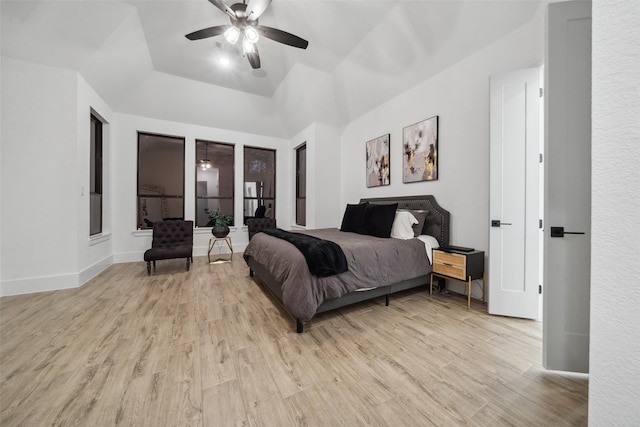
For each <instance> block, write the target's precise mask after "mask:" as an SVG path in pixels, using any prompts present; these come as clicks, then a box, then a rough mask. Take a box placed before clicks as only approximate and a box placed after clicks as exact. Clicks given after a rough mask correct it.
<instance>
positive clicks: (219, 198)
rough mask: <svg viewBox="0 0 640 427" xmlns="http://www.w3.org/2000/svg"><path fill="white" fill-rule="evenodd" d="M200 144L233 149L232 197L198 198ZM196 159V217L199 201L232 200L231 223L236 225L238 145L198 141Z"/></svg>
mask: <svg viewBox="0 0 640 427" xmlns="http://www.w3.org/2000/svg"><path fill="white" fill-rule="evenodd" d="M198 143H204V144H207V145H209V144H215V145H224V146H230V147H232V149H233V152H232V153H233V161H232V164H231V168H232V172H233V173H232V177H231V186H232V192H231V194H232V195H231V197H220V196H218V197H214V196H212V197H209V196H207V197H202V196H198V167H199V165H198ZM194 150H195V153H196V155H195V159H196V170H195V172H194V182H195V188H194V195H195V200H194V206H195V208H194V212H196V217H197V212H198V200H231V205H232V206H233V212H232V213H231V215H233V222H232V223H231V225H232V226H233V225H235V223H236V216H235V195H236V165H235V162H236V145H235V144H232V143H229V142H219V141H209V140H206V139H196V143H195V147H194ZM196 226H198V227H207V225H205V226H202V225H197V224H196Z"/></svg>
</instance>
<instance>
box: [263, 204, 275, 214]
mask: <svg viewBox="0 0 640 427" xmlns="http://www.w3.org/2000/svg"><path fill="white" fill-rule="evenodd" d="M264 217H265V218H273V209H272V208H271V203H269V206H268V207H267V210H266V211H264Z"/></svg>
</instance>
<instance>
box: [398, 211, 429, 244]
mask: <svg viewBox="0 0 640 427" xmlns="http://www.w3.org/2000/svg"><path fill="white" fill-rule="evenodd" d="M398 210H401V211H407V212H411V214H412V215H413V216H414V217H415V218H416V219H417V220H418V223H417V224H413V237H418V236H419V235H421V234H424V233H423V230H424V225H425V222H426V221H427V218H428V217H429V211H425V210H422V209H420V210H418V209H398Z"/></svg>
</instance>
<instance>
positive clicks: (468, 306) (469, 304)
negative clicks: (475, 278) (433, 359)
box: [467, 276, 471, 309]
mask: <svg viewBox="0 0 640 427" xmlns="http://www.w3.org/2000/svg"><path fill="white" fill-rule="evenodd" d="M467 308H468V309H469V308H471V276H469V281H468V282H467Z"/></svg>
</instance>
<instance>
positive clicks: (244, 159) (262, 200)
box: [242, 145, 278, 225]
mask: <svg viewBox="0 0 640 427" xmlns="http://www.w3.org/2000/svg"><path fill="white" fill-rule="evenodd" d="M247 150H260V151H268V152H272V153H273V196H272V197H264V196H262V197H258V195H256V197H247V196H246V195H245V194H244V187H245V184H246V182H247V181H246V170H245V167H246V164H247ZM242 154H243V156H242V167H243V171H242V186H243V192H242V210H243V212H244V207H245V204H246V201H247V200H257V201H258V206H268V203H271V209H272V216H273V217H274V218H275V212H276V198H277V191H276V190H277V187H278V186H277V182H276V179H277V176H278V174H277V170H278V151H277V150H276V149H273V148H265V147H254V146H250V145H245V146H244V147H243V152H242ZM249 217H251V215H249V216H247V215H245V218H244V225H246V224H247V218H249Z"/></svg>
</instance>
